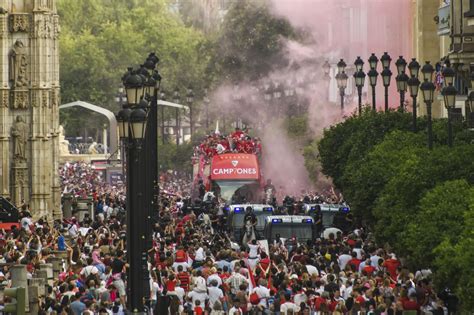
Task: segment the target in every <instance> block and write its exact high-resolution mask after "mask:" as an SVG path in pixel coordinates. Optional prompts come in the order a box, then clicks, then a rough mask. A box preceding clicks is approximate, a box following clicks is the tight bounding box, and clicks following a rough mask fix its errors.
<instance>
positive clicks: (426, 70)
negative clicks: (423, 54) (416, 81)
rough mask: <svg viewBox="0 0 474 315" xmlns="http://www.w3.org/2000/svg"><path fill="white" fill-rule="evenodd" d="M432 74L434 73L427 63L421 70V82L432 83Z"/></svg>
mask: <svg viewBox="0 0 474 315" xmlns="http://www.w3.org/2000/svg"><path fill="white" fill-rule="evenodd" d="M433 72H434V68H433V66H432V65H431V64H430V62H429V61H427V62H426V63H425V65H424V66H423V67H422V68H421V74H422V75H423V81H425V80H428V81H429V82H432V81H433ZM423 83H424V82H423ZM423 83H422V84H423Z"/></svg>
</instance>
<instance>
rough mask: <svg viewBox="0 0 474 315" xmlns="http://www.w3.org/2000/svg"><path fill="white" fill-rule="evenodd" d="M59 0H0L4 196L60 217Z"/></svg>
mask: <svg viewBox="0 0 474 315" xmlns="http://www.w3.org/2000/svg"><path fill="white" fill-rule="evenodd" d="M59 33H60V28H59V17H58V15H57V10H56V0H0V56H1V58H2V59H1V61H0V195H1V196H4V197H10V198H12V200H13V202H14V203H15V204H17V205H19V204H21V203H22V201H23V200H24V202H26V203H28V204H29V205H30V207H31V211H32V214H33V216H35V217H40V216H45V215H46V216H48V218H49V219H51V218H53V217H54V218H60V217H61V210H60V209H61V208H60V195H61V192H60V182H59V176H58V172H57V170H58V166H59V109H58V107H59V103H60V101H59V92H60V89H59V47H58V46H59V41H58V36H59Z"/></svg>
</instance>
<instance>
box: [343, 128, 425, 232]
mask: <svg viewBox="0 0 474 315" xmlns="http://www.w3.org/2000/svg"><path fill="white" fill-rule="evenodd" d="M424 141H425V138H424V137H423V135H422V134H415V133H412V132H409V131H400V130H394V131H392V132H391V133H389V134H387V135H386V136H385V139H384V141H382V142H381V143H379V144H377V145H375V146H374V147H373V148H372V149H371V150H370V151H369V153H368V154H367V155H366V156H365V157H364V158H363V159H360V160H359V159H354V160H350V161H348V163H347V166H346V168H345V169H344V173H343V175H342V180H341V183H342V184H341V185H342V189H343V192H344V197H345V199H346V200H347V201H348V203H349V204H350V205H351V210H352V211H353V213H354V215H355V216H356V217H357V218H358V220H359V221H362V222H364V223H365V224H368V225H370V226H371V225H373V224H374V223H375V221H374V216H373V213H372V211H373V207H374V203H375V201H376V199H377V197H378V196H379V194H380V192H381V191H382V190H383V188H384V186H385V184H386V183H387V182H388V181H389V180H390V179H391V178H392V177H393V176H396V175H397V174H398V172H399V168H400V166H401V165H402V164H403V162H404V161H406V160H409V159H411V158H412V157H413V156H417V155H419V153H418V152H420V150H421V151H424V150H423V145H424Z"/></svg>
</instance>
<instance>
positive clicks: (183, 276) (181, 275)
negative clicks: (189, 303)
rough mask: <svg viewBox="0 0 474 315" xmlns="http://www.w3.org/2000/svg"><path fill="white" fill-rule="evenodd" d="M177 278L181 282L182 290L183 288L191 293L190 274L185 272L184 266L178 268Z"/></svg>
mask: <svg viewBox="0 0 474 315" xmlns="http://www.w3.org/2000/svg"><path fill="white" fill-rule="evenodd" d="M177 278H178V280H179V286H180V287H181V288H183V290H184V291H186V292H188V291H189V282H190V277H189V273H187V272H186V271H184V268H183V266H178V275H177Z"/></svg>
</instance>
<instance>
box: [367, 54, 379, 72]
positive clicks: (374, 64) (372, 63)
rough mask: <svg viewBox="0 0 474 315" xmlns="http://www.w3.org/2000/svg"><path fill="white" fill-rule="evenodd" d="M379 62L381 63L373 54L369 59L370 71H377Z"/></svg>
mask: <svg viewBox="0 0 474 315" xmlns="http://www.w3.org/2000/svg"><path fill="white" fill-rule="evenodd" d="M378 62H379V58H377V56H376V55H375V54H374V53H372V55H371V56H370V57H369V66H370V69H372V70H377V63H378Z"/></svg>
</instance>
